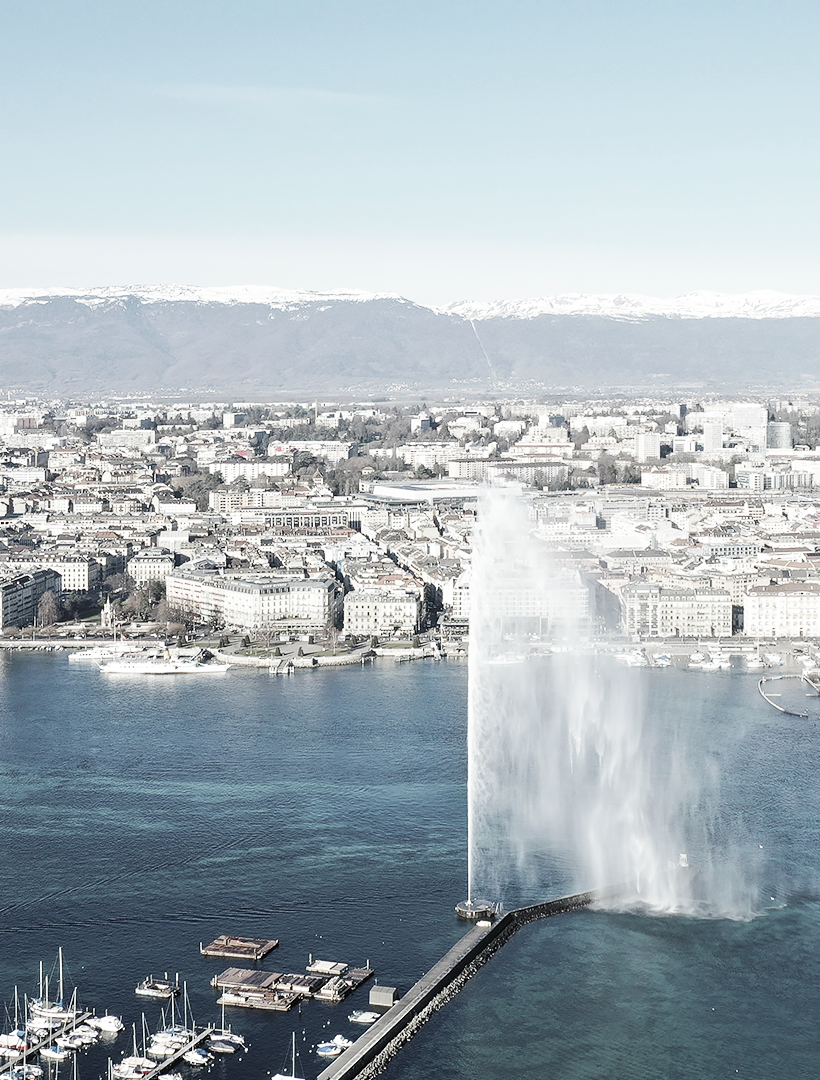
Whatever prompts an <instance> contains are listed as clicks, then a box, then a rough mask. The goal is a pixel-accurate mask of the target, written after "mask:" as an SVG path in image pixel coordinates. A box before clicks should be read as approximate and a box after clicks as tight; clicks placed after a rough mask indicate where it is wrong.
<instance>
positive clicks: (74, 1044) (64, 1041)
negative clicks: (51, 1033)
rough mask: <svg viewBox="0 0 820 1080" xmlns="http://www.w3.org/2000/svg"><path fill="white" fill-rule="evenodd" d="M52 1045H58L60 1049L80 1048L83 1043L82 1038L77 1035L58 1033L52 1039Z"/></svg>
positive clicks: (73, 1049) (72, 1049)
mask: <svg viewBox="0 0 820 1080" xmlns="http://www.w3.org/2000/svg"><path fill="white" fill-rule="evenodd" d="M54 1045H55V1046H59V1047H60V1048H61V1049H62V1050H71V1051H72V1052H73V1051H75V1050H81V1049H82V1048H83V1046H84V1045H85V1044H84V1043H83V1040H82V1038H81V1037H80V1036H79V1035H74V1034H72V1035H58V1036H57V1038H56V1039H55V1040H54Z"/></svg>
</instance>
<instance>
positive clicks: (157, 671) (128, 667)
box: [100, 656, 230, 675]
mask: <svg viewBox="0 0 820 1080" xmlns="http://www.w3.org/2000/svg"><path fill="white" fill-rule="evenodd" d="M229 666H230V665H229V664H221V663H215V664H203V663H202V661H201V660H196V659H194V658H192V657H187V656H184V657H183V656H175V657H171V656H168V657H159V656H158V657H145V658H144V659H143V658H139V659H134V660H131V659H128V658H127V657H124V658H123V659H121V660H109V661H108V662H107V663H104V664H100V671H104V672H105V673H106V675H224V674H225V672H226V671H227V670H228V667H229Z"/></svg>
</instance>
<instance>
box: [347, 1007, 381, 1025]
mask: <svg viewBox="0 0 820 1080" xmlns="http://www.w3.org/2000/svg"><path fill="white" fill-rule="evenodd" d="M380 1016H381V1013H377V1012H368V1011H367V1009H354V1011H353V1012H352V1013H351V1014H350V1015H349V1016H348V1020H349V1021H350V1023H351V1024H375V1023H376V1021H377V1020H378V1019H379V1017H380Z"/></svg>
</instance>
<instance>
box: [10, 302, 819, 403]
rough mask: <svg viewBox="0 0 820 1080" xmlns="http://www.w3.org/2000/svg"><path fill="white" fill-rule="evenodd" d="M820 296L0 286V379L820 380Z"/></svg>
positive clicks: (74, 386) (172, 386)
mask: <svg viewBox="0 0 820 1080" xmlns="http://www.w3.org/2000/svg"><path fill="white" fill-rule="evenodd" d="M819 359H820V297H814V296H786V295H784V294H781V293H774V292H755V293H748V294H745V295H741V296H726V295H721V294H717V293H707V292H696V293H688V294H687V295H685V296H679V297H676V298H674V299H657V298H652V297H645V296H637V295H630V294H624V295H617V296H615V295H613V296H594V295H581V294H578V295H575V294H567V295H562V296H552V297H542V298H535V299H523V300H508V301H493V302H479V301H461V302H459V303H455V304H451V305H449V306H448V307H446V308H432V307H428V306H425V305H422V304H416V303H414V302H413V301H411V300H407V299H405V298H403V297H400V296H396V295H392V294H376V293H365V292H356V291H332V292H307V291H301V290H291V289H278V288H272V287H267V286H250V285H248V286H230V287H229V286H224V287H217V286H213V287H205V286H188V285H135V286H103V287H100V288H87V289H82V288H43V289H7V290H4V291H0V389H5V390H17V391H27V392H34V391H39V392H44V391H45V392H48V393H51V394H54V395H63V396H66V395H81V394H87V393H90V392H97V391H104V392H109V393H117V392H120V393H123V392H128V391H140V392H143V391H145V392H156V391H159V390H164V391H168V392H174V391H175V390H176V389H182V388H185V390H186V392H188V391H202V392H204V391H206V390H212V391H213V392H214V393H217V394H219V395H227V396H234V397H248V396H252V395H257V396H259V397H261V398H269V399H270V398H271V397H276V396H277V395H279V394H282V393H288V394H299V393H302V392H304V393H310V394H314V393H317V392H322V391H328V392H331V391H333V392H335V391H338V390H342V389H347V390H349V391H351V392H354V393H355V392H361V393H376V392H384V391H385V390H386V389H389V388H391V387H396V386H398V385H401V386H403V387H406V388H407V390H408V391H409V392H423V391H425V390H436V389H444V388H452V389H457V388H462V389H465V390H466V389H471V390H476V391H478V392H484V391H485V390H487V389H490V388H495V389H502V388H504V387H510V388H513V387H525V386H526V387H528V388H530V389H534V388H541V389H542V390H543V391H549V390H559V389H561V388H566V389H572V390H578V391H580V390H583V389H584V388H592V387H647V386H652V387H656V388H660V387H663V386H669V387H670V388H671V387H674V386H676V385H680V384H683V385H692V384H696V385H704V386H706V387H714V388H716V389H717V388H720V387H727V386H730V387H732V388H734V389H737V388H738V387H741V386H751V385H755V386H757V387H760V386H761V384H762V385H766V386H771V387H779V388H782V389H790V388H805V387H810V386H813V385H814V384H815V383H818V384H820V364H818V360H819Z"/></svg>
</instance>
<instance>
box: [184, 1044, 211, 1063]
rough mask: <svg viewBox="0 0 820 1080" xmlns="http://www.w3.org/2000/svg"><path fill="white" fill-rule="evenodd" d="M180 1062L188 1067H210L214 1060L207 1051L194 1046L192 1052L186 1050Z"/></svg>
mask: <svg viewBox="0 0 820 1080" xmlns="http://www.w3.org/2000/svg"><path fill="white" fill-rule="evenodd" d="M182 1060H183V1061H185V1062H187V1063H188V1064H189V1065H210V1064H211V1063H212V1062H213V1060H214V1059H213V1054H209V1053H208V1051H207V1050H203V1049H202V1048H201V1047H199V1046H196V1047H194V1049H193V1050H186V1051H185V1053H184V1054H183V1055H182Z"/></svg>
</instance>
